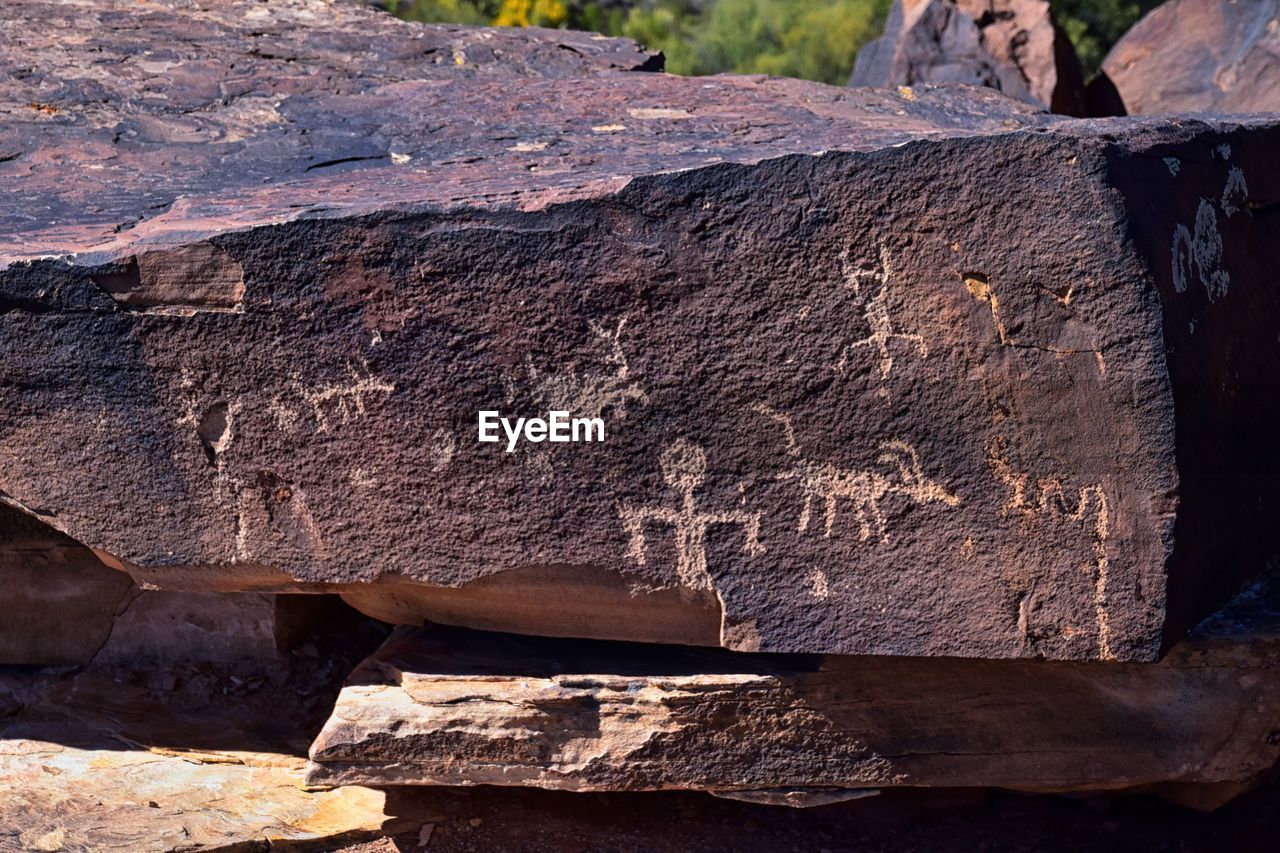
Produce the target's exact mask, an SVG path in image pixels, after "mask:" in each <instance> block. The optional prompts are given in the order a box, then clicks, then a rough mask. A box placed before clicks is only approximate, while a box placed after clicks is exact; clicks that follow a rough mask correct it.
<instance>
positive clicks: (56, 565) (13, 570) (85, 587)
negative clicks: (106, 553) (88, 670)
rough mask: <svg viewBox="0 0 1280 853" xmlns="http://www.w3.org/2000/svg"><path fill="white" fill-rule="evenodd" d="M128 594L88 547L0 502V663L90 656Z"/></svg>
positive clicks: (127, 585) (122, 580)
mask: <svg viewBox="0 0 1280 853" xmlns="http://www.w3.org/2000/svg"><path fill="white" fill-rule="evenodd" d="M131 594H136V593H135V592H134V585H133V581H132V580H131V579H130V578H129V576H128V575H126V574H124V573H122V572H116V571H112V570H111V569H108V568H107V567H106V566H104V565H102V562H101V561H100V560H99V559H98V558H97V557H95V556H93V552H91V551H90V550H89V549H88V548H85V547H84V546H83V545H80V544H78V543H76V542H74V541H72V540H71V539H68V538H67V537H66V536H63V535H62V534H60V533H58V532H57V531H54V530H50V529H49V528H48V527H46V526H45V525H43V524H39V523H38V522H35V521H34V520H32V519H31V518H30V517H29V516H27V515H24V514H23V513H20V512H18V511H17V510H14V509H10V508H9V507H7V506H0V609H2V610H3V612H4V618H3V619H0V665H3V664H40V665H57V664H75V663H86V662H88V661H90V660H92V659H93V656H94V655H96V654H97V653H98V651H99V650H100V649H101V648H102V646H103V644H105V643H106V641H107V638H108V636H110V634H111V628H112V625H113V624H114V623H115V617H116V613H117V611H118V610H119V609H120V608H121V607H123V606H124V605H125V603H126V602H127V600H128V598H129V596H130V595H131Z"/></svg>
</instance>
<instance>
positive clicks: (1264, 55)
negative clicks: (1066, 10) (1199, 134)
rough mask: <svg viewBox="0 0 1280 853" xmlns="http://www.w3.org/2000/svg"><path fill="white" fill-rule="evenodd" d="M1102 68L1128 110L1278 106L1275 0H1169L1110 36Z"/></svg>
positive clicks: (1278, 14)
mask: <svg viewBox="0 0 1280 853" xmlns="http://www.w3.org/2000/svg"><path fill="white" fill-rule="evenodd" d="M1102 71H1103V73H1104V74H1105V75H1106V76H1107V77H1108V78H1110V81H1111V83H1112V84H1113V85H1114V86H1115V88H1116V90H1117V92H1118V93H1119V96H1120V99H1121V100H1122V101H1123V102H1124V107H1125V110H1126V111H1127V112H1128V113H1130V114H1131V115H1136V114H1140V113H1173V112H1197V111H1212V112H1231V113H1243V112H1261V111H1270V112H1275V111H1280V3H1278V2H1276V0H1232V1H1231V2H1225V0H1169V2H1167V3H1164V4H1163V5H1161V6H1159V7H1158V8H1156V9H1154V10H1153V11H1151V12H1150V13H1148V14H1147V15H1146V17H1144V18H1143V19H1142V20H1140V21H1138V23H1137V24H1135V25H1134V27H1133V28H1132V29H1131V30H1129V32H1127V33H1125V35H1124V37H1123V38H1121V39H1120V41H1118V42H1116V44H1115V46H1114V47H1112V48H1111V52H1110V53H1108V54H1107V58H1106V59H1105V60H1104V61H1103V63H1102Z"/></svg>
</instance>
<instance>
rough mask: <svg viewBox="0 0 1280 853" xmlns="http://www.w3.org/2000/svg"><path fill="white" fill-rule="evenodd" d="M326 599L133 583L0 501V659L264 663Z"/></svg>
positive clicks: (323, 610) (322, 610) (320, 617)
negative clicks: (150, 587) (159, 588)
mask: <svg viewBox="0 0 1280 853" xmlns="http://www.w3.org/2000/svg"><path fill="white" fill-rule="evenodd" d="M327 598H328V599H332V596H330V597H327ZM333 606H334V604H333V602H332V601H331V600H326V597H324V596H313V595H276V594H271V593H199V592H197V593H189V592H187V593H173V592H160V591H151V590H141V589H138V588H137V587H136V586H135V585H134V583H133V580H132V579H131V578H130V577H129V576H128V575H127V574H125V573H124V572H121V571H117V570H115V569H111V568H108V567H107V566H105V565H103V563H102V561H101V560H99V559H98V558H97V557H95V556H94V555H93V552H92V551H90V550H89V549H88V548H85V547H84V546H83V545H80V544H79V543H77V542H75V541H73V540H71V539H69V538H67V537H66V536H64V535H63V534H61V533H58V532H57V531H55V530H52V529H51V528H49V527H48V526H46V525H44V524H41V523H39V522H37V521H35V520H34V519H32V518H31V517H30V516H27V515H25V514H23V513H20V512H18V511H17V510H14V509H12V508H10V507H7V506H0V610H2V611H3V612H4V613H5V614H6V615H5V618H4V619H3V620H2V621H0V664H25V665H57V664H88V663H90V662H94V661H97V662H98V663H107V664H133V663H152V664H156V663H172V662H175V661H207V662H216V661H239V660H256V661H259V662H261V663H269V662H272V661H277V660H279V659H281V658H282V656H283V655H284V654H285V653H287V652H288V651H289V650H290V648H291V647H292V646H293V645H294V643H295V642H296V641H297V640H298V639H299V638H300V637H301V636H302V635H303V634H304V633H305V632H306V631H307V630H309V629H312V628H314V627H316V626H317V625H319V624H321V623H323V622H325V621H326V620H327V619H328V618H329V617H331V616H332V612H333ZM339 606H341V605H339Z"/></svg>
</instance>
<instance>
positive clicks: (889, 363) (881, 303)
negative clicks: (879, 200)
mask: <svg viewBox="0 0 1280 853" xmlns="http://www.w3.org/2000/svg"><path fill="white" fill-rule="evenodd" d="M840 266H841V269H842V270H843V272H844V280H845V284H847V285H848V286H849V289H850V290H852V291H853V292H854V294H855V295H859V296H861V294H862V283H863V281H864V280H866V279H871V280H873V281H876V282H878V283H879V285H880V286H879V288H878V289H877V290H876V292H875V294H874V295H873V296H871V298H869V299H867V300H866V301H865V302H864V303H863V306H862V318H863V320H865V321H866V323H867V325H868V326H869V327H870V328H871V334H869V335H867V336H866V337H865V338H863V339H861V340H858V341H854V342H853V343H850V344H847V345H846V346H845V347H844V349H842V350H841V351H840V359H839V361H837V362H836V372H837V373H840V374H843V373H844V372H845V368H846V367H847V366H848V362H849V351H850V350H851V349H858V348H860V347H875V349H876V351H877V352H878V353H879V354H880V378H881V379H882V380H883V379H888V378H889V375H890V374H891V373H893V350H892V349H891V347H890V344H892V343H893V341H894V340H902V341H905V342H907V343H908V344H912V345H914V348H915V350H916V351H917V352H918V353H919V354H920V357H921V358H927V357H928V356H929V347H928V346H927V345H926V344H925V341H924V338H923V337H922V336H920V335H913V334H908V333H905V332H899V331H898V330H897V328H896V327H895V326H894V323H893V318H892V317H890V316H889V281H890V278H891V277H892V273H891V267H890V262H889V250H888V249H886V248H885V247H884V246H881V247H880V266H879V268H878V269H870V270H868V269H855V268H853V267H852V266H851V264H850V262H849V254H848V252H847V251H846V252H844V253H842V254H841V255H840Z"/></svg>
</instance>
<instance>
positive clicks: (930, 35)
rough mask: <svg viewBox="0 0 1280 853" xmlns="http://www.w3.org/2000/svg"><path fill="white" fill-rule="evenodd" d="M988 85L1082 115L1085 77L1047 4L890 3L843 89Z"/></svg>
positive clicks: (1020, 0) (993, 0) (1013, 0)
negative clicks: (879, 31)
mask: <svg viewBox="0 0 1280 853" xmlns="http://www.w3.org/2000/svg"><path fill="white" fill-rule="evenodd" d="M922 83H964V84H968V85H972V86H987V87H990V88H992V89H997V90H999V91H1001V92H1004V93H1005V94H1006V95H1008V96H1010V97H1012V98H1017V99H1019V100H1022V101H1027V102H1029V103H1033V104H1036V105H1038V106H1040V107H1043V108H1046V109H1049V110H1051V111H1053V112H1055V113H1062V114H1065V115H1077V116H1079V115H1086V114H1087V113H1086V109H1087V108H1086V105H1085V96H1084V78H1083V76H1082V74H1081V71H1080V63H1079V61H1078V60H1077V59H1076V54H1075V49H1074V48H1073V47H1072V46H1071V41H1070V40H1069V39H1068V38H1067V35H1066V33H1064V32H1063V31H1062V30H1061V29H1060V28H1059V27H1058V26H1057V25H1056V24H1055V23H1054V21H1053V15H1052V14H1051V12H1050V10H1049V4H1048V2H1046V0H895V2H894V4H893V6H892V7H891V8H890V10H889V16H888V19H887V20H886V22H885V33H884V35H882V36H881V37H880V38H878V39H875V40H873V41H872V42H870V43H868V44H867V45H866V46H865V47H863V48H862V49H861V50H860V51H858V58H857V61H856V63H855V65H854V69H853V75H852V76H851V77H850V78H849V85H850V86H916V85H920V84H922Z"/></svg>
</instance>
